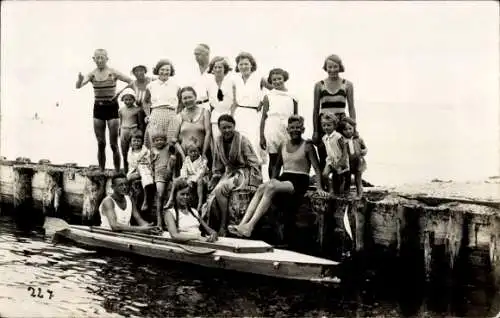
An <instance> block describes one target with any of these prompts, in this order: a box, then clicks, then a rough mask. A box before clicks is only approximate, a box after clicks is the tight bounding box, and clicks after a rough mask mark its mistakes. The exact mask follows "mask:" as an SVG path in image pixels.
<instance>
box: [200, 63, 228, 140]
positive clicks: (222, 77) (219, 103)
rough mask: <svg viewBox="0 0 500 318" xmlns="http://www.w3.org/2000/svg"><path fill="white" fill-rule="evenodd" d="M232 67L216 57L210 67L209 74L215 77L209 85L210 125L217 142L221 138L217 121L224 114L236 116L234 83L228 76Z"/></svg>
mask: <svg viewBox="0 0 500 318" xmlns="http://www.w3.org/2000/svg"><path fill="white" fill-rule="evenodd" d="M231 69H232V68H231V67H230V66H229V63H228V62H227V61H226V59H225V58H223V57H221V56H216V57H214V58H213V59H212V61H210V64H209V65H208V73H209V74H213V77H212V78H211V80H210V81H208V83H207V91H208V101H209V102H210V108H211V109H212V114H211V116H210V123H211V124H212V137H213V140H216V139H217V137H218V136H220V131H219V127H218V125H217V120H218V119H219V117H220V116H221V115H223V114H230V115H233V114H234V90H235V88H234V83H233V80H232V78H231V77H230V76H228V73H229V71H231Z"/></svg>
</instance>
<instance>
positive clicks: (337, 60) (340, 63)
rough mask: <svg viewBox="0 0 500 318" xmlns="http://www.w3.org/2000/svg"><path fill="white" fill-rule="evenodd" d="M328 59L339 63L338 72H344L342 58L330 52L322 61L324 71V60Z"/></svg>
mask: <svg viewBox="0 0 500 318" xmlns="http://www.w3.org/2000/svg"><path fill="white" fill-rule="evenodd" d="M328 60H330V61H333V62H335V63H337V64H338V65H339V73H342V72H345V68H344V64H342V60H341V59H340V57H339V56H338V55H336V54H331V55H328V56H327V57H326V59H325V61H324V62H323V71H325V72H326V61H328Z"/></svg>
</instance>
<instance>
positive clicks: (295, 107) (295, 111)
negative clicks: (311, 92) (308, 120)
mask: <svg viewBox="0 0 500 318" xmlns="http://www.w3.org/2000/svg"><path fill="white" fill-rule="evenodd" d="M293 114H294V115H298V114H299V102H298V101H297V100H296V99H295V98H294V99H293Z"/></svg>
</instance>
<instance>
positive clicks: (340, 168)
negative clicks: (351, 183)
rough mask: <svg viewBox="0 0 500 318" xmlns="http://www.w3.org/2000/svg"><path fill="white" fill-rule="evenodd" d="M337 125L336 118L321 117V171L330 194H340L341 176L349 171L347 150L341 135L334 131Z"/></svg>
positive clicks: (327, 115) (328, 115)
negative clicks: (323, 164)
mask: <svg viewBox="0 0 500 318" xmlns="http://www.w3.org/2000/svg"><path fill="white" fill-rule="evenodd" d="M338 123H339V120H338V117H336V116H333V115H330V114H322V115H321V129H322V130H323V132H324V133H325V135H324V136H323V138H322V140H323V144H324V145H325V150H326V165H325V168H324V169H323V179H324V180H328V191H329V192H330V193H332V194H341V189H340V187H341V185H340V183H341V180H340V179H341V178H340V177H339V176H341V175H342V174H343V173H345V172H348V171H349V160H347V159H348V157H347V156H344V154H347V152H346V151H347V149H346V148H345V142H344V140H343V138H342V135H341V134H340V133H339V132H338V131H336V130H335V128H337V125H338Z"/></svg>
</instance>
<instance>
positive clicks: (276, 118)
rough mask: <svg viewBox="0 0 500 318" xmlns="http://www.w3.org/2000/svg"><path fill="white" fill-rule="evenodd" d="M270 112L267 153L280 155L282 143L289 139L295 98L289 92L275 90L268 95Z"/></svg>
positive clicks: (266, 129)
mask: <svg viewBox="0 0 500 318" xmlns="http://www.w3.org/2000/svg"><path fill="white" fill-rule="evenodd" d="M267 98H268V100H269V110H268V111H267V119H266V123H265V127H264V135H265V137H266V143H267V152H268V153H272V154H277V153H278V148H279V146H280V144H281V143H283V142H284V141H286V140H287V139H288V133H287V131H286V127H287V126H288V118H289V117H290V116H291V115H293V109H294V105H293V101H294V98H293V97H292V96H290V94H289V93H288V92H285V91H280V90H276V89H273V90H271V91H270V92H269V93H268V94H267Z"/></svg>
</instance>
